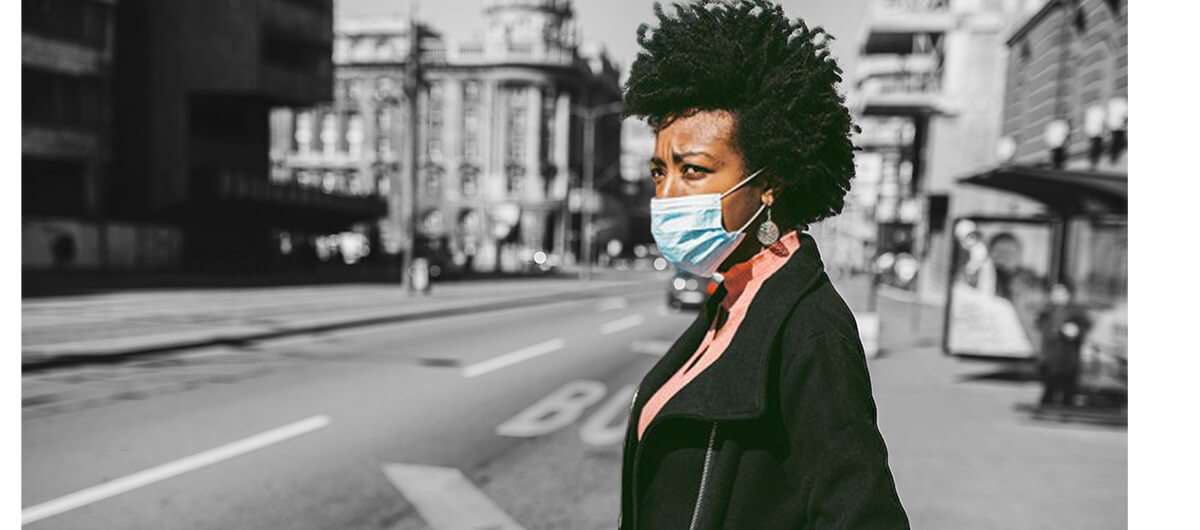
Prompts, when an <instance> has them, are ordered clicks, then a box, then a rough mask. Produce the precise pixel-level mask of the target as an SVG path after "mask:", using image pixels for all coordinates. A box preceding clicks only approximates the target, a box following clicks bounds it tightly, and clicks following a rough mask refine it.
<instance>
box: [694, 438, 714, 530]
mask: <svg viewBox="0 0 1200 530" xmlns="http://www.w3.org/2000/svg"><path fill="white" fill-rule="evenodd" d="M716 441H717V422H715V421H714V422H713V424H712V431H710V432H709V433H708V449H707V450H705V451H704V469H703V470H702V471H701V472H700V491H699V492H697V493H696V507H695V508H694V509H692V523H691V524H690V525H688V529H689V530H696V528H697V527H696V525H697V524H698V523H699V522H700V510H701V508H703V506H704V490H705V488H706V487H707V486H708V475H709V474H710V473H711V472H712V458H713V452H714V447H715V446H716Z"/></svg>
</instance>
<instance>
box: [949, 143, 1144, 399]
mask: <svg viewBox="0 0 1200 530" xmlns="http://www.w3.org/2000/svg"><path fill="white" fill-rule="evenodd" d="M959 182H960V183H962V184H964V185H970V186H979V187H983V188H989V189H993V190H998V191H1004V192H1008V193H1014V194H1017V195H1020V196H1023V197H1027V198H1029V199H1032V200H1034V201H1036V202H1038V203H1041V204H1043V205H1044V206H1045V209H1044V212H1043V213H1041V214H1038V215H1035V216H1027V217H1012V216H1009V217H1005V216H995V215H982V214H980V215H974V214H968V215H963V216H960V217H956V218H954V219H952V227H953V238H954V243H953V244H952V245H951V256H950V269H951V274H949V275H948V278H949V285H948V289H947V290H946V304H945V314H944V321H943V333H942V349H943V351H944V352H945V353H946V354H948V355H953V356H959V357H967V358H981V359H991V360H1009V361H1034V360H1036V359H1037V358H1038V357H1039V349H1040V344H1041V332H1040V330H1039V328H1038V316H1039V314H1041V312H1042V311H1043V310H1044V309H1045V308H1046V307H1047V304H1048V293H1049V290H1050V288H1051V286H1053V285H1054V284H1056V283H1063V284H1066V285H1068V286H1070V287H1071V288H1072V289H1073V291H1074V293H1075V301H1076V303H1078V304H1079V305H1081V306H1083V308H1085V309H1086V311H1087V312H1088V315H1089V317H1090V320H1091V323H1092V325H1091V326H1090V327H1089V328H1088V329H1087V331H1086V333H1085V336H1084V339H1083V347H1082V351H1081V359H1082V374H1081V380H1080V383H1081V386H1083V387H1084V388H1086V389H1090V390H1093V391H1115V392H1119V393H1122V394H1123V393H1124V392H1125V388H1126V366H1127V363H1128V355H1127V348H1126V342H1127V335H1128V332H1127V324H1126V322H1127V313H1128V304H1127V292H1128V287H1127V284H1128V179H1127V177H1126V176H1125V175H1116V174H1104V173H1095V172H1082V171H1070V170H1060V169H1050V168H1044V167H1027V166H1003V167H999V168H995V169H992V170H989V171H985V172H982V173H979V174H975V175H971V176H968V177H965V178H962V179H959Z"/></svg>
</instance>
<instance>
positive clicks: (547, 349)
mask: <svg viewBox="0 0 1200 530" xmlns="http://www.w3.org/2000/svg"><path fill="white" fill-rule="evenodd" d="M566 344H567V343H566V341H564V340H562V339H552V340H548V341H546V342H542V343H539V344H534V345H533V346H529V347H528V348H521V349H519V350H517V351H515V352H512V353H506V354H504V355H501V356H499V357H495V358H492V359H488V360H486V361H483V362H478V363H475V364H472V365H470V366H468V367H466V368H463V371H462V374H463V377H478V376H481V375H483V374H486V373H489V372H494V371H496V370H499V369H501V368H504V367H507V366H511V365H514V364H517V363H519V362H521V361H527V360H529V359H532V358H534V357H539V356H542V355H545V354H547V353H551V352H555V351H558V350H561V349H563V346H566Z"/></svg>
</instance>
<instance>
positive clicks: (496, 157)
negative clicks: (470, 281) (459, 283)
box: [473, 77, 504, 272]
mask: <svg viewBox="0 0 1200 530" xmlns="http://www.w3.org/2000/svg"><path fill="white" fill-rule="evenodd" d="M480 82H481V83H482V86H481V88H482V92H483V98H482V99H483V103H482V105H481V107H482V110H481V113H482V116H481V117H480V120H479V121H480V130H479V146H480V154H479V159H480V163H481V165H482V167H481V168H480V172H479V190H478V195H479V197H480V198H481V200H480V201H479V203H480V208H479V210H478V212H479V224H480V231H481V232H482V236H483V237H481V238H480V241H479V248H478V249H477V253H476V255H475V259H474V262H473V266H474V268H475V270H476V271H478V272H491V271H494V270H496V264H497V262H498V261H499V252H500V248H499V246H498V245H497V244H496V240H495V238H494V237H492V227H491V220H490V219H489V209H490V207H491V206H492V204H494V202H495V201H497V200H499V199H500V198H501V197H503V194H502V193H498V192H502V191H503V190H504V164H503V162H502V161H501V159H502V158H503V149H501V148H502V147H503V145H504V144H503V136H502V135H500V134H497V131H499V130H500V127H501V124H502V123H503V120H502V118H503V117H504V112H503V109H502V108H501V107H502V106H501V104H500V103H501V101H502V100H501V98H500V97H499V95H500V85H499V82H498V80H496V79H493V78H487V77H485V78H483V79H482V80H481V81H480Z"/></svg>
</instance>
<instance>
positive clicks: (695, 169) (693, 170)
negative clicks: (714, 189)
mask: <svg viewBox="0 0 1200 530" xmlns="http://www.w3.org/2000/svg"><path fill="white" fill-rule="evenodd" d="M708 172H709V171H708V169H706V168H702V167H700V166H690V165H689V166H683V174H684V175H696V174H699V173H708Z"/></svg>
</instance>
